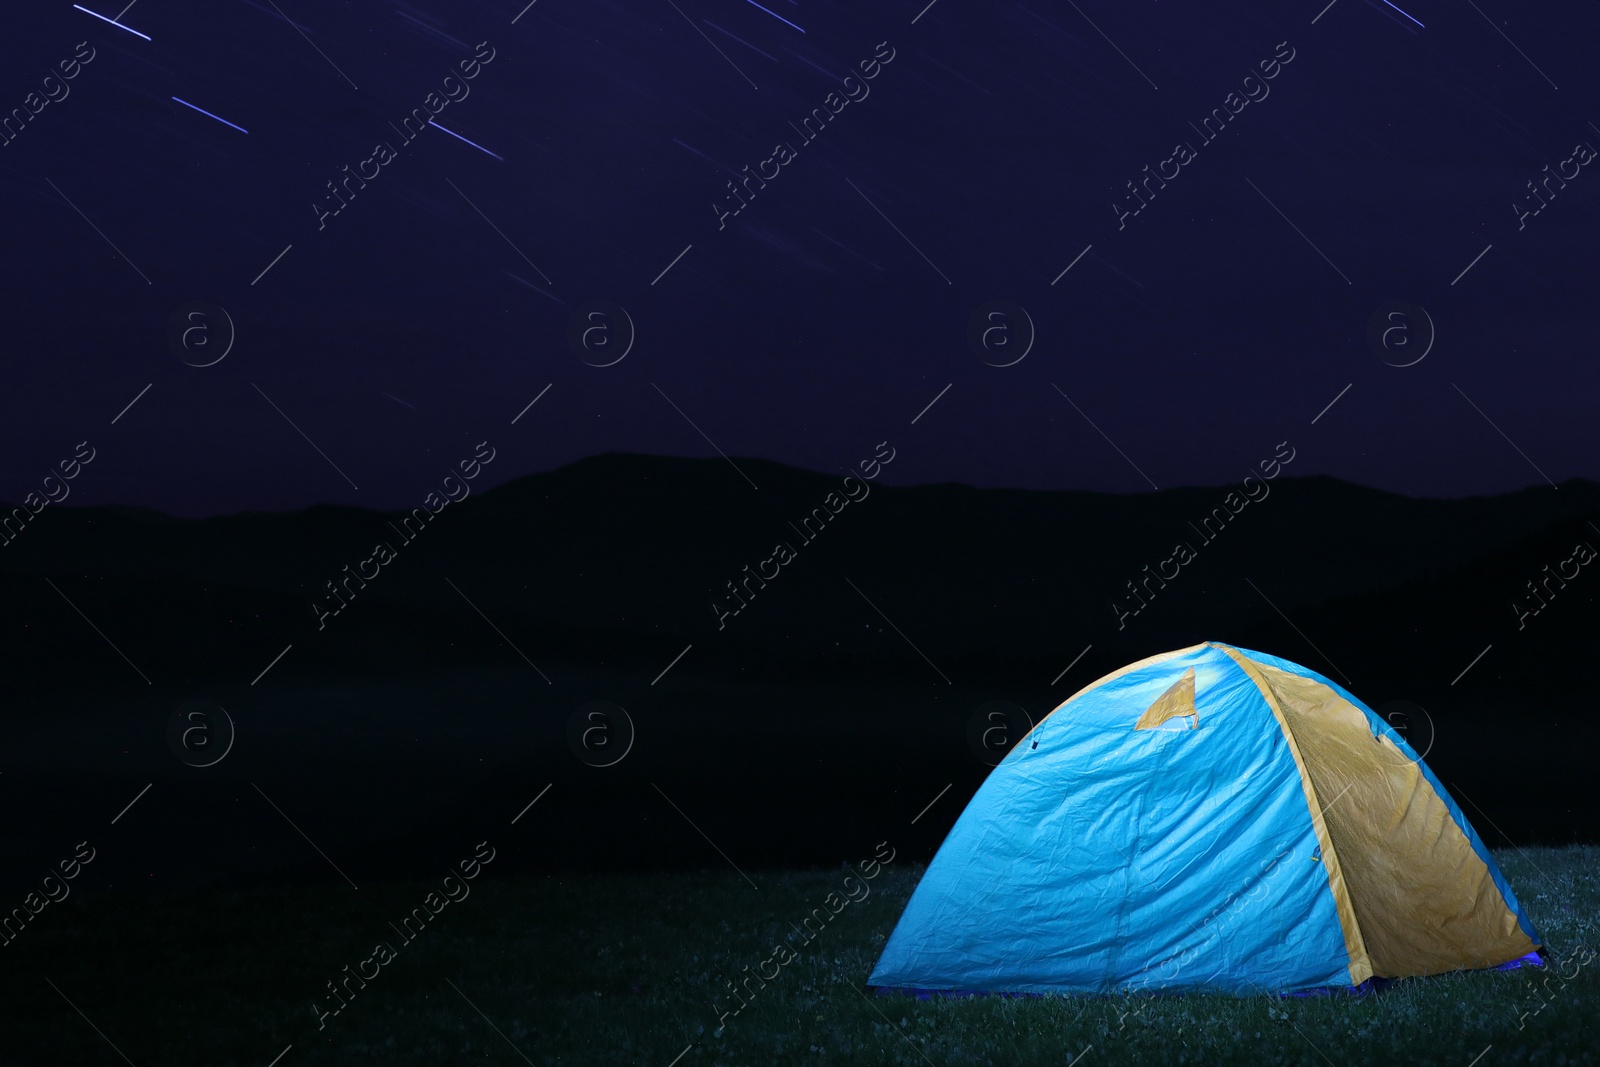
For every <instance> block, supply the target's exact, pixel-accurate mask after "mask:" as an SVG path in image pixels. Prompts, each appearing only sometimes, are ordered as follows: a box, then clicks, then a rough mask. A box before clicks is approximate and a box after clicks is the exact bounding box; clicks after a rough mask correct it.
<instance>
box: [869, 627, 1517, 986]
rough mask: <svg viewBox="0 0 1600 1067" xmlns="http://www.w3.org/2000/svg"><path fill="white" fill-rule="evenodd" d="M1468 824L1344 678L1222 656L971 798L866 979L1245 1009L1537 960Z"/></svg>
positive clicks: (1059, 724)
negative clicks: (1153, 998)
mask: <svg viewBox="0 0 1600 1067" xmlns="http://www.w3.org/2000/svg"><path fill="white" fill-rule="evenodd" d="M1541 963H1542V951H1541V942H1540V939H1539V935H1538V933H1537V932H1536V931H1535V930H1534V928H1533V925H1532V924H1531V923H1530V922H1529V921H1528V918H1527V916H1526V915H1524V914H1523V911H1522V908H1521V906H1520V905H1519V904H1518V903H1517V898H1516V896H1515V895H1514V894H1513V893H1512V891H1511V886H1510V885H1508V884H1507V882H1506V880H1505V877H1504V876H1503V875H1502V874H1501V873H1500V869H1499V868H1498V867H1497V866H1496V865H1495V862H1494V859H1493V857H1491V856H1490V855H1489V852H1488V850H1487V849H1486V848H1484V845H1483V842H1482V841H1481V840H1480V839H1479V837H1478V835H1477V833H1476V832H1474V830H1473V829H1472V826H1471V824H1469V823H1468V822H1467V819H1466V816H1465V815H1464V814H1463V813H1462V811H1461V808H1460V807H1459V806H1457V804H1456V802H1455V801H1454V800H1453V799H1452V798H1451V796H1450V794H1449V793H1447V792H1446V791H1445V788H1444V786H1443V785H1442V784H1441V783H1440V781H1439V779H1438V778H1437V777H1435V776H1434V774H1433V772H1432V771H1431V770H1429V769H1428V767H1427V765H1426V764H1424V763H1423V762H1422V759H1421V758H1420V757H1419V756H1418V755H1417V754H1416V752H1415V751H1413V750H1412V748H1411V746H1410V745H1409V744H1407V742H1406V740H1405V739H1404V738H1403V737H1401V736H1400V735H1399V734H1397V733H1396V732H1395V731H1394V730H1393V729H1392V728H1391V727H1390V726H1389V724H1388V723H1386V722H1384V721H1383V720H1382V719H1381V718H1379V717H1378V715H1377V714H1376V713H1374V712H1373V711H1372V709H1370V708H1368V707H1367V706H1366V705H1365V704H1363V703H1362V702H1361V701H1359V700H1357V699H1356V698H1355V697H1353V696H1351V695H1350V694H1349V693H1348V692H1346V691H1345V690H1344V689H1343V688H1341V687H1340V686H1339V685H1337V684H1335V683H1334V682H1331V681H1329V680H1328V679H1326V678H1324V677H1322V676H1321V675H1320V674H1317V673H1316V672H1314V671H1310V670H1307V669H1306V668H1305V667H1301V666H1299V665H1298V664H1294V663H1290V662H1289V661H1288V660H1283V659H1279V658H1277V657H1276V656H1269V655H1264V654H1262V653H1260V652H1251V651H1249V650H1247V649H1242V648H1233V647H1231V646H1228V645H1224V644H1220V643H1218V642H1215V641H1210V642H1206V643H1204V644H1199V645H1194V646H1192V647H1190V648H1182V649H1178V650H1177V651H1174V652H1167V653H1164V654H1162V655H1158V656H1151V657H1150V658H1148V659H1143V660H1140V661H1138V662H1137V663H1132V664H1130V665H1128V666H1126V667H1123V668H1122V669H1121V670H1118V671H1113V672H1112V673H1111V674H1108V675H1106V676H1105V677H1104V678H1101V679H1100V680H1098V681H1096V682H1094V683H1093V684H1091V685H1089V686H1087V687H1086V688H1084V689H1082V690H1080V691H1079V692H1077V693H1076V694H1074V695H1073V696H1072V697H1070V698H1069V699H1067V700H1066V701H1065V702H1064V703H1062V704H1061V705H1060V706H1059V707H1058V708H1056V710H1055V711H1053V712H1052V713H1051V714H1050V715H1049V716H1047V717H1046V718H1045V719H1044V720H1043V721H1041V722H1040V723H1039V725H1038V726H1036V727H1035V728H1034V729H1033V730H1032V731H1031V732H1030V733H1029V734H1028V735H1027V736H1026V737H1025V738H1023V739H1022V741H1020V742H1019V743H1018V744H1017V746H1016V747H1015V748H1014V749H1012V751H1011V752H1010V753H1009V754H1008V755H1007V756H1006V758H1005V759H1004V760H1003V761H1002V762H1001V763H1000V765H999V766H998V767H996V768H995V769H994V771H993V772H991V773H990V775H989V777H988V779H987V780H986V781H985V782H984V783H983V785H982V786H981V787H980V788H979V789H978V791H977V793H976V794H975V795H974V796H973V798H972V801H971V803H969V804H968V805H967V808H966V810H965V811H963V812H962V814H961V817H960V818H959V819H958V820H957V821H956V824H955V826H954V827H953V828H952V829H951V831H950V833H949V835H948V836H947V837H946V838H945V841H944V844H943V845H942V846H941V847H940V848H939V851H938V853H937V854H936V855H935V856H934V858H933V862H932V863H931V864H929V866H928V869H927V871H926V872H925V873H924V875H923V877H922V880H921V882H920V883H919V884H918V886H917V888H916V891H915V892H914V893H913V894H912V896H911V899H910V901H909V902H908V903H907V904H906V908H905V912H904V914H903V915H902V916H901V918H900V922H899V923H898V925H896V927H895V929H894V933H893V934H892V935H891V936H890V938H889V941H888V943H887V944H886V945H885V946H884V950H883V955H882V956H881V957H880V958H879V960H878V964H877V967H875V968H874V969H873V972H872V975H871V977H870V978H869V979H868V984H869V985H871V986H873V987H876V988H877V989H878V990H879V991H880V992H883V991H890V990H895V991H902V992H917V993H931V992H947V993H958V992H992V993H999V992H1016V993H1050V992H1061V993H1109V992H1118V991H1152V992H1153V991H1166V992H1189V991H1202V990H1204V991H1213V992H1226V993H1234V994H1238V995H1245V994H1250V993H1261V992H1278V993H1293V992H1304V991H1311V990H1341V989H1343V990H1352V989H1353V990H1357V991H1360V990H1364V989H1366V988H1369V987H1370V986H1371V985H1372V984H1373V981H1374V980H1375V979H1377V980H1382V979H1391V978H1402V977H1407V976H1412V975H1426V974H1438V973H1441V972H1444V971H1454V970H1460V969H1469V968H1487V967H1509V966H1517V965H1521V964H1532V965H1541Z"/></svg>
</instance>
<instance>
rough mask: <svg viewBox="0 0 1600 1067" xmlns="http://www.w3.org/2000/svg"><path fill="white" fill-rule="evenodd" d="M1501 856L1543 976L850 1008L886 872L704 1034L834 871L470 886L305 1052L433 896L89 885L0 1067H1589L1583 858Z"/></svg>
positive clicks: (1596, 1036)
mask: <svg viewBox="0 0 1600 1067" xmlns="http://www.w3.org/2000/svg"><path fill="white" fill-rule="evenodd" d="M1497 858H1498V860H1499V861H1500V863H1501V865H1502V867H1503V869H1504V870H1505V873H1506V875H1507V877H1508V878H1510V880H1511V882H1512V884H1513V886H1514V887H1515V888H1516V890H1517V891H1518V893H1519V895H1520V896H1521V898H1522V900H1523V902H1524V904H1525V906H1526V907H1527V909H1528V911H1529V913H1530V914H1531V916H1532V917H1533V919H1534V921H1535V922H1536V923H1537V924H1538V925H1539V927H1540V929H1541V930H1542V932H1543V933H1544V935H1545V937H1546V940H1547V942H1548V944H1549V946H1550V950H1551V954H1552V961H1553V965H1552V966H1551V967H1550V968H1548V969H1547V970H1545V971H1535V970H1523V971H1510V972H1503V973H1496V972H1474V973H1463V974H1451V975H1442V976H1436V977H1432V978H1423V979H1412V980H1408V981H1404V982H1400V983H1398V984H1397V985H1396V986H1395V987H1394V988H1392V989H1390V990H1388V991H1386V992H1384V993H1382V994H1380V995H1376V996H1369V997H1361V998H1356V997H1330V998H1316V999H1278V998H1266V997H1247V998H1234V997H1227V996H1214V995H1188V996H1176V997H1156V998H1145V997H1123V996H1111V997H1044V998H1016V999H1008V998H994V997H978V998H968V999H960V1000H933V1001H919V1000H915V999H911V998H903V997H875V996H869V995H868V994H867V993H866V992H865V991H864V982H865V979H866V976H867V975H868V973H869V972H870V971H871V968H872V965H873V963H874V962H875V961H876V959H877V955H878V952H879V951H880V950H881V948H882V946H883V943H884V939H885V938H886V937H887V935H888V933H889V931H890V930H891V929H892V928H893V926H894V923H895V921H896V920H897V919H898V918H899V915H900V910H901V908H902V906H903V905H904V903H905V900H906V898H907V897H908V896H909V894H910V892H911V890H912V888H913V887H914V886H915V884H916V881H917V878H918V877H919V876H920V874H921V869H920V868H914V867H909V866H906V865H904V864H899V863H897V864H893V865H890V866H889V867H887V868H885V869H884V871H883V873H882V874H880V875H879V877H878V878H877V879H876V880H875V881H874V882H872V883H871V887H872V890H873V892H872V895H871V896H870V898H868V899H867V900H865V901H863V902H861V903H853V904H849V905H848V906H846V907H845V908H844V910H843V911H842V912H841V913H840V914H839V915H838V916H837V917H836V918H835V919H834V920H833V921H832V922H831V923H830V924H829V925H828V926H827V927H826V928H825V929H823V931H822V932H821V933H820V934H819V935H818V936H816V937H815V939H814V940H812V941H811V942H809V944H805V945H804V946H803V947H800V948H798V950H797V951H798V958H796V959H795V960H794V961H793V962H791V963H790V964H789V965H787V966H785V967H783V968H782V970H781V971H780V973H779V975H778V977H777V978H775V979H773V980H771V981H770V982H768V983H767V986H766V988H765V989H764V990H761V991H760V992H759V994H758V995H757V996H756V997H755V998H754V999H752V1000H751V1002H750V1003H749V1005H748V1007H746V1008H745V1009H744V1010H743V1012H742V1013H740V1014H739V1015H737V1016H735V1017H730V1018H728V1020H727V1025H726V1027H725V1028H724V1029H723V1030H722V1031H721V1033H720V1034H719V1033H717V1011H718V1008H717V1007H715V1006H714V1005H720V1006H721V1007H724V1008H725V1007H729V1006H731V1005H732V1002H731V1001H730V1000H728V999H726V997H725V996H724V995H723V993H724V987H723V981H722V980H723V979H724V978H734V977H736V976H738V975H740V974H741V969H742V968H743V967H745V966H746V965H748V966H750V967H751V969H752V970H754V969H755V968H756V966H757V964H758V963H759V962H760V961H762V960H764V959H766V958H768V957H769V956H771V955H772V949H773V946H774V945H775V944H777V943H778V942H779V940H780V939H782V938H783V937H784V936H785V934H788V933H789V932H790V931H791V929H792V925H791V924H795V923H798V922H799V921H800V920H801V919H803V918H804V917H805V915H806V914H807V913H808V912H809V911H810V910H811V909H812V908H813V907H816V906H818V905H820V904H821V903H822V901H823V898H824V897H825V896H826V894H827V893H828V892H829V891H830V890H834V889H838V888H839V887H840V886H841V884H842V879H843V877H844V875H845V873H846V872H845V871H843V870H842V869H841V870H823V871H796V872H783V873H766V874H761V873H756V874H754V875H753V877H754V878H755V881H756V883H757V884H758V885H759V889H757V888H753V887H752V886H751V884H750V883H748V882H746V881H745V880H744V879H743V878H742V877H740V875H738V874H737V873H735V872H733V871H731V870H728V871H707V872H702V873H697V874H672V875H655V876H635V877H621V876H616V877H594V878H570V877H554V876H552V877H529V878H516V879H504V880H496V879H495V878H494V875H493V871H492V867H491V868H489V869H488V870H486V872H485V874H484V875H483V876H482V877H480V878H479V879H478V880H477V881H476V882H473V883H471V885H472V891H471V895H470V896H469V897H468V898H466V899H465V900H462V901H460V902H458V903H453V904H450V905H448V906H446V907H445V908H444V910H443V911H442V913H441V914H439V915H438V916H437V918H435V919H434V920H433V921H432V922H431V923H430V925H429V926H428V927H427V928H426V929H425V930H424V931H423V932H422V934H421V935H420V936H418V937H417V938H416V940H415V941H413V942H412V943H410V944H409V945H406V946H405V947H403V948H400V949H399V955H398V958H396V959H395V960H394V961H393V962H392V963H390V964H389V965H387V966H386V967H384V968H383V969H382V970H381V972H380V973H379V975H378V976H377V977H376V978H375V979H373V980H372V981H371V982H370V983H369V985H368V986H367V988H366V989H365V990H362V991H361V992H359V993H358V994H357V995H356V997H355V998H354V999H353V1000H352V1001H351V1003H350V1004H349V1006H348V1007H346V1008H345V1009H344V1011H343V1012H342V1013H341V1014H339V1015H337V1016H333V1017H330V1018H328V1019H327V1020H326V1025H325V1028H324V1029H322V1030H320V1031H319V1030H318V1028H317V1021H316V1018H315V1016H314V1013H313V1011H312V1008H311V1004H312V1002H313V1000H320V1001H323V1002H331V998H330V997H329V996H328V995H327V993H326V990H325V988H324V983H325V982H326V981H328V980H329V979H332V978H334V977H336V976H337V975H338V974H339V972H340V969H341V968H342V967H343V966H344V965H345V964H347V963H348V964H350V965H351V966H352V967H354V966H355V964H356V963H357V961H359V960H361V959H362V958H364V957H366V956H367V955H369V954H370V952H371V949H372V946H373V943H374V942H375V941H377V940H379V939H383V940H387V941H389V942H390V943H391V944H392V945H396V947H398V941H399V939H398V937H396V936H395V934H394V932H393V931H392V930H391V929H390V927H389V925H388V923H389V922H390V921H391V920H392V921H396V922H398V921H399V919H400V918H401V917H402V916H403V915H404V914H405V913H407V912H408V910H409V909H411V908H412V907H414V906H416V905H418V904H420V903H421V902H422V899H423V897H424V895H425V894H426V893H427V892H428V891H429V890H430V889H433V888H435V886H436V884H437V883H427V882H416V883H405V884H389V885H368V886H363V887H362V888H361V890H360V891H353V890H351V889H350V888H349V887H348V886H343V885H340V886H337V887H327V888H320V889H314V890H271V891H267V890H263V891H258V892H249V893H235V894H228V895H217V894H211V895H204V896H194V897H192V898H185V897H175V898H174V897H169V898H164V899H155V898H149V899H144V898H133V897H120V898H118V897H112V896H110V895H108V894H105V893H101V894H100V895H98V896H96V895H95V894H94V892H93V889H92V887H86V888H85V891H83V892H78V893H75V894H74V895H73V896H72V897H71V898H70V899H68V900H67V901H65V902H64V903H62V904H58V905H51V906H50V907H48V908H46V909H45V911H44V912H43V913H42V914H41V915H40V916H39V917H38V918H37V919H36V920H35V921H34V922H33V923H32V924H30V926H29V927H28V928H27V929H26V930H25V931H24V932H23V935H22V936H21V937H20V938H18V939H17V940H16V941H15V942H13V943H12V944H11V945H9V946H7V947H5V948H0V996H3V1002H0V1063H3V1064H6V1065H12V1064H16V1065H30V1067H31V1065H35V1064H40V1065H45V1064H73V1065H90V1067H93V1065H99V1064H105V1065H108V1067H111V1065H116V1064H121V1063H124V1062H131V1063H133V1064H136V1065H138V1067H146V1065H157V1064H159V1065H165V1067H177V1065H182V1064H207V1065H213V1067H224V1065H253V1067H267V1065H268V1064H269V1063H271V1062H272V1060H273V1058H274V1057H275V1056H277V1055H278V1054H279V1053H280V1052H282V1051H283V1050H284V1048H285V1047H286V1046H289V1045H291V1044H292V1045H293V1048H292V1049H291V1050H290V1051H289V1052H288V1053H287V1055H285V1056H284V1057H283V1059H282V1060H280V1061H279V1067H297V1065H302V1064H353V1063H363V1064H364V1063H374V1064H385V1065H395V1067H399V1065H407V1064H418V1065H421V1064H428V1065H436V1064H455V1063H468V1062H470V1063H485V1064H507V1065H513V1064H523V1063H528V1062H531V1063H533V1064H537V1065H539V1067H545V1065H547V1064H639V1065H647V1067H668V1065H669V1064H671V1063H673V1062H674V1059H675V1058H676V1057H679V1056H680V1054H682V1056H681V1058H680V1059H677V1060H676V1062H677V1063H678V1064H679V1067H689V1065H711V1064H722V1065H730V1067H731V1065H736V1064H752V1065H755V1064H773V1063H814V1064H831V1063H851V1064H857V1063H859V1064H936V1065H940V1067H943V1065H945V1064H965V1063H981V1064H997V1065H1009V1064H1053V1065H1061V1064H1066V1063H1069V1062H1073V1057H1079V1058H1080V1059H1081V1060H1082V1062H1083V1063H1085V1064H1095V1063H1138V1064H1197V1063H1198V1064H1257V1063H1282V1064H1308V1065H1326V1064H1335V1065H1341V1067H1342V1065H1344V1064H1362V1063H1367V1064H1392V1063H1404V1064H1445V1065H1453V1067H1468V1065H1469V1064H1471V1063H1473V1062H1474V1061H1475V1059H1476V1058H1477V1057H1480V1056H1481V1057H1482V1058H1481V1059H1477V1060H1476V1062H1477V1063H1478V1064H1479V1065H1480V1067H1493V1065H1497V1064H1503V1063H1549V1064H1579V1063H1595V1062H1597V1060H1600V1056H1597V1053H1596V1051H1595V1049H1596V1047H1597V1046H1600V1032H1597V1025H1596V1020H1597V1017H1600V981H1597V980H1596V977H1595V975H1596V973H1597V971H1600V959H1596V960H1594V961H1593V962H1590V963H1587V964H1586V965H1583V966H1579V964H1580V961H1581V960H1582V959H1583V958H1584V953H1585V950H1587V949H1591V948H1593V947H1594V946H1595V942H1596V936H1595V934H1596V931H1595V924H1596V921H1597V917H1600V883H1597V879H1600V848H1592V847H1588V848H1581V847H1574V848H1566V849H1543V848H1540V849H1528V850H1525V851H1523V852H1519V851H1515V850H1511V851H1506V852H1501V853H1499V854H1497ZM791 943H794V942H791ZM1563 971H1564V972H1565V973H1566V974H1567V975H1569V976H1570V975H1573V974H1574V973H1576V976H1575V977H1571V978H1570V979H1569V980H1566V981H1563V978H1562V972H1563ZM47 980H48V981H47ZM50 983H54V984H55V986H57V987H59V990H60V992H59V993H58V992H57V991H56V989H52V988H51V984H50ZM63 995H64V996H63ZM65 997H70V998H71V1000H72V1002H73V1003H74V1004H75V1005H76V1008H77V1009H79V1010H81V1012H82V1013H83V1014H81V1015H80V1014H79V1010H74V1008H73V1007H72V1006H71V1005H69V1004H68V1003H67V1001H66V999H65ZM469 1000H470V1003H469ZM1541 1005H1547V1006H1544V1007H1542V1008H1541ZM480 1012H481V1014H480ZM1535 1012H1536V1013H1535ZM85 1016H87V1019H88V1020H92V1022H93V1025H91V1023H90V1022H89V1021H86V1019H85ZM95 1027H98V1028H99V1030H100V1031H102V1032H103V1034H104V1037H102V1036H101V1034H100V1033H97V1032H96V1030H95ZM111 1043H115V1045H116V1048H117V1049H119V1050H120V1053H121V1055H119V1053H118V1051H116V1050H114V1049H113V1048H112V1047H111ZM512 1045H515V1049H513V1047H512ZM686 1049H687V1051H685V1050H686ZM1486 1049H1487V1051H1485V1050H1486ZM123 1056H126V1061H125V1060H124V1059H123V1058H122V1057H123ZM524 1057H526V1059H524Z"/></svg>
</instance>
